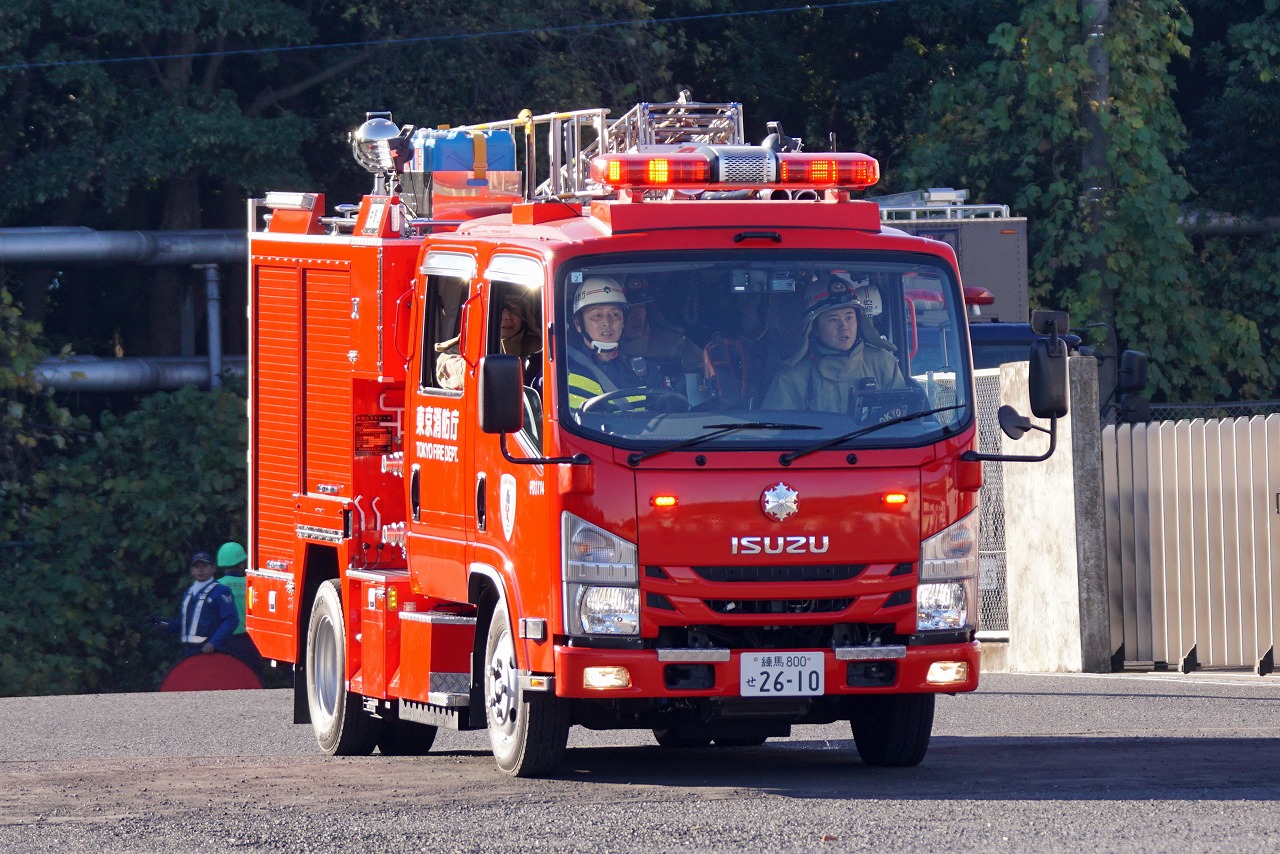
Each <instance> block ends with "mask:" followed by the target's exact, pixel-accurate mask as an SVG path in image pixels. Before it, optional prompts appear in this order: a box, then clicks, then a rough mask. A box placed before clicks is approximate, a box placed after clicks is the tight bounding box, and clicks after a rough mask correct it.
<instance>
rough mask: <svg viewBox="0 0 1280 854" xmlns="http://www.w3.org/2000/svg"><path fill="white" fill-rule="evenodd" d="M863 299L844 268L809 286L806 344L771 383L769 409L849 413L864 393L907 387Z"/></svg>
mask: <svg viewBox="0 0 1280 854" xmlns="http://www.w3.org/2000/svg"><path fill="white" fill-rule="evenodd" d="M877 296H878V295H877ZM862 297H863V294H861V293H859V288H858V286H857V285H856V284H855V283H854V282H853V280H852V278H851V277H850V276H849V274H848V273H845V272H843V271H836V272H833V273H831V274H830V275H829V276H827V277H826V278H825V280H822V281H818V282H814V283H813V284H812V285H811V286H810V287H809V288H808V290H807V291H806V293H805V314H804V326H803V332H802V333H801V339H800V347H799V349H798V350H797V352H796V353H795V354H794V355H793V356H791V358H789V359H786V360H785V361H784V362H783V363H782V364H783V367H782V369H781V370H780V371H778V373H777V375H776V376H774V378H773V382H772V383H770V384H769V390H768V392H766V393H765V396H764V407H763V408H765V409H789V410H808V411H813V412H839V413H847V412H850V411H852V409H853V407H854V406H855V400H856V397H857V395H858V394H859V393H862V392H866V391H885V390H892V389H905V388H907V382H906V379H905V377H904V376H903V374H902V368H901V367H900V366H899V364H898V360H897V358H896V357H895V356H894V355H893V353H892V352H891V345H889V344H888V343H886V342H885V341H884V340H883V339H882V338H881V337H880V335H879V334H878V333H877V332H876V330H875V327H874V326H872V325H871V322H870V319H869V318H868V317H867V308H866V303H865V302H864V300H863V298H862Z"/></svg>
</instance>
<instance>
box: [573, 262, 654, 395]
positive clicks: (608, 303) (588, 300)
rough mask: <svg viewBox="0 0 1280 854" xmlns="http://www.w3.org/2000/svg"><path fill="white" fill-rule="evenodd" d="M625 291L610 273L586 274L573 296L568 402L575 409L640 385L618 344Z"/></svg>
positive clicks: (623, 323) (624, 312) (624, 319)
mask: <svg viewBox="0 0 1280 854" xmlns="http://www.w3.org/2000/svg"><path fill="white" fill-rule="evenodd" d="M627 309H628V305H627V294H626V291H625V290H624V289H623V287H622V285H621V284H620V283H619V282H618V281H617V280H616V279H614V278H612V277H610V276H588V277H587V278H586V280H585V281H583V282H582V284H580V285H578V289H577V291H575V292H574V295H573V329H574V332H573V333H571V334H570V338H571V343H572V344H573V345H574V346H571V347H570V348H569V365H568V371H569V405H570V406H571V407H572V408H574V409H578V408H580V407H581V406H582V404H583V403H585V402H586V401H588V400H590V399H591V398H593V397H596V396H598V395H601V394H606V393H608V392H612V391H617V390H619V389H624V388H635V387H637V386H639V385H640V377H638V376H637V375H636V373H635V371H633V370H631V367H630V366H629V365H628V364H627V360H626V359H624V358H621V356H622V351H621V350H619V349H618V345H619V344H620V343H621V341H622V330H623V329H625V328H626V324H627Z"/></svg>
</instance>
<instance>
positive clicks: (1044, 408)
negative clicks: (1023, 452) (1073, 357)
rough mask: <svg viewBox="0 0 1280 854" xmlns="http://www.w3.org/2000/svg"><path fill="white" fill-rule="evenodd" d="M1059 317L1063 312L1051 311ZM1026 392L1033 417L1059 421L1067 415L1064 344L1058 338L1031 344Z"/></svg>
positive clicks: (1065, 350)
mask: <svg viewBox="0 0 1280 854" xmlns="http://www.w3.org/2000/svg"><path fill="white" fill-rule="evenodd" d="M1054 313H1056V314H1063V312H1054ZM1027 367H1028V382H1027V386H1028V387H1027V393H1028V397H1030V399H1031V412H1032V414H1033V415H1035V416H1036V417H1037V418H1061V417H1063V416H1064V415H1066V414H1067V345H1066V344H1064V343H1063V341H1062V339H1060V338H1057V337H1054V338H1041V339H1039V340H1037V341H1033V342H1031V356H1030V359H1029V364H1028V366H1027Z"/></svg>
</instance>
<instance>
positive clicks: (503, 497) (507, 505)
mask: <svg viewBox="0 0 1280 854" xmlns="http://www.w3.org/2000/svg"><path fill="white" fill-rule="evenodd" d="M498 513H499V515H500V516H501V517H502V535H503V536H504V537H506V538H507V542H511V532H512V531H513V530H515V527H516V479H515V478H514V477H512V476H511V475H509V474H504V475H503V476H502V477H501V478H500V479H499V481H498Z"/></svg>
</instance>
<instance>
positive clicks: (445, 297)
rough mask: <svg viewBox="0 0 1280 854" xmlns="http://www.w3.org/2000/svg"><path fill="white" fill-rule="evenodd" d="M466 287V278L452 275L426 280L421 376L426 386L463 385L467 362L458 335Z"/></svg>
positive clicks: (448, 387)
mask: <svg viewBox="0 0 1280 854" xmlns="http://www.w3.org/2000/svg"><path fill="white" fill-rule="evenodd" d="M467 286H468V282H467V280H466V279H460V278H456V277H452V276H430V277H428V279H427V293H426V296H425V299H426V306H425V309H426V310H425V313H424V317H425V318H426V322H425V323H424V324H423V328H422V373H421V376H419V378H418V383H419V385H421V386H422V387H423V388H440V389H448V390H456V389H460V388H462V381H463V378H464V377H465V376H466V363H465V362H463V360H462V355H461V350H460V348H459V341H458V334H459V332H460V331H461V330H460V325H461V320H462V304H463V302H464V301H465V300H466V298H467Z"/></svg>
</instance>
